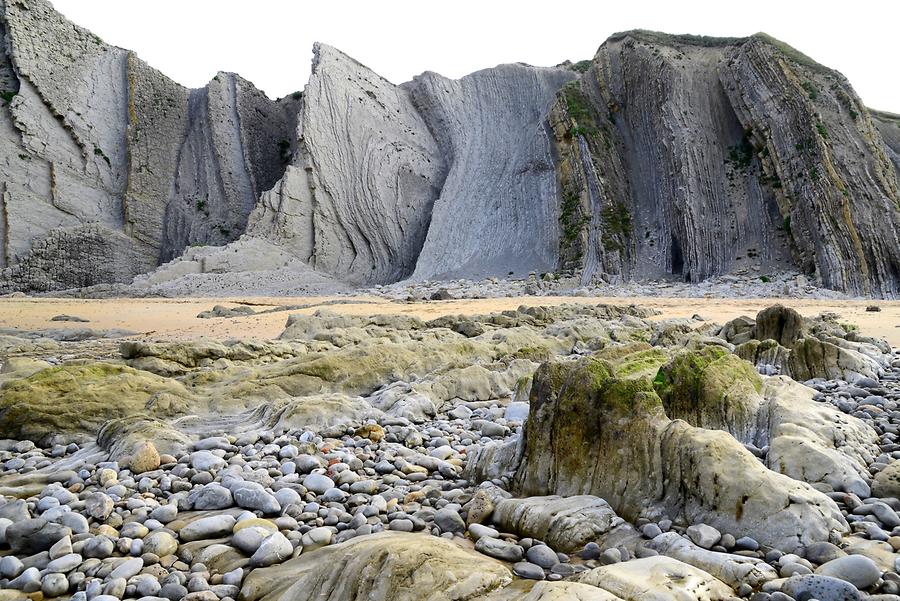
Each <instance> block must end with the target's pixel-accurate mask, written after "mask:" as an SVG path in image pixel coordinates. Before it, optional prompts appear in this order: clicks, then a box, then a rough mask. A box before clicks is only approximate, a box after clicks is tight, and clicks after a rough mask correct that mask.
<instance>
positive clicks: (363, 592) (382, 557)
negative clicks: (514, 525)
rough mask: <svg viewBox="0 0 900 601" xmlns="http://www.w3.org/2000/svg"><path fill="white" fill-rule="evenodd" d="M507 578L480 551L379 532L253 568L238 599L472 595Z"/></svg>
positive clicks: (379, 600) (450, 599)
mask: <svg viewBox="0 0 900 601" xmlns="http://www.w3.org/2000/svg"><path fill="white" fill-rule="evenodd" d="M511 581H512V573H511V572H510V570H509V568H508V567H506V566H505V565H503V564H502V563H500V562H499V561H496V560H494V559H491V558H489V557H487V556H485V555H481V554H479V553H476V552H474V551H469V550H466V549H463V548H461V547H459V546H457V545H455V544H453V543H452V542H449V541H447V540H444V539H441V538H437V537H433V536H427V535H424V534H406V533H382V534H373V535H368V536H360V537H357V538H354V539H351V540H350V541H348V542H345V543H342V544H339V545H330V546H327V547H323V548H321V549H317V550H316V551H313V552H312V553H304V554H303V555H301V556H300V557H297V558H296V559H291V560H289V561H287V562H285V563H283V564H281V565H278V566H273V567H269V568H263V569H257V570H253V571H252V572H251V573H250V574H249V575H248V576H247V578H246V580H244V584H243V587H242V589H241V599H243V600H244V601H257V600H262V601H304V600H309V601H312V600H315V601H364V600H365V601H417V600H419V599H442V600H447V601H456V600H458V601H467V600H470V599H476V598H478V597H479V596H480V595H485V594H487V593H490V592H492V591H494V590H496V589H500V588H502V587H505V586H506V585H508V584H509V583H510V582H511Z"/></svg>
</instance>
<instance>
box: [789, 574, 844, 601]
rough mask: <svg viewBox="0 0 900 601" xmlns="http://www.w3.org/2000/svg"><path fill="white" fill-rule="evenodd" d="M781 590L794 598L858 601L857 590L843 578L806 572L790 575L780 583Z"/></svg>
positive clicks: (823, 600)
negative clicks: (799, 574) (800, 574)
mask: <svg viewBox="0 0 900 601" xmlns="http://www.w3.org/2000/svg"><path fill="white" fill-rule="evenodd" d="M781 591H782V592H783V593H785V594H787V595H790V596H791V597H793V598H794V599H801V598H804V599H816V600H817V601H859V599H860V596H859V590H858V589H857V588H856V587H855V586H853V585H852V584H850V583H849V582H845V581H843V580H839V579H837V578H831V577H828V576H822V575H819V574H807V575H803V576H791V577H790V578H788V579H787V580H785V581H784V583H783V584H782V585H781Z"/></svg>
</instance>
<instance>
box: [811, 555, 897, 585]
mask: <svg viewBox="0 0 900 601" xmlns="http://www.w3.org/2000/svg"><path fill="white" fill-rule="evenodd" d="M816 574H818V575H820V576H830V577H832V578H837V579H839V580H844V581H846V582H849V583H850V584H852V585H853V586H855V587H856V588H858V589H863V590H864V589H867V588H869V587H870V586H873V585H874V584H875V583H876V582H878V579H879V578H880V577H881V570H880V569H878V566H877V565H876V564H875V562H874V561H872V560H871V559H869V558H868V557H866V556H864V555H847V556H846V557H838V558H837V559H832V560H831V561H829V562H827V563H824V564H822V565H821V566H819V567H818V568H817V569H816Z"/></svg>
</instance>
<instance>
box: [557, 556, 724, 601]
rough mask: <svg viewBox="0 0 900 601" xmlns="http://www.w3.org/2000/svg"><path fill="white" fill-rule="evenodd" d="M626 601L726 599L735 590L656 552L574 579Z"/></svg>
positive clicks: (579, 575) (584, 573)
mask: <svg viewBox="0 0 900 601" xmlns="http://www.w3.org/2000/svg"><path fill="white" fill-rule="evenodd" d="M572 579H573V580H574V581H575V582H580V583H583V584H590V585H592V586H596V587H600V588H602V589H605V590H607V591H609V592H610V593H612V594H613V595H616V596H618V597H621V598H622V599H626V600H627V601H725V600H726V599H730V598H732V597H733V596H734V591H732V590H731V587H729V586H727V585H726V584H725V583H724V582H722V581H721V580H718V579H717V578H715V577H713V576H712V575H711V574H709V573H707V572H704V571H703V570H700V569H698V568H695V567H693V566H691V565H688V564H686V563H683V562H680V561H678V560H677V559H672V558H671V557H666V556H664V555H657V556H654V557H645V558H643V559H634V560H631V561H626V562H622V563H616V564H612V565H607V566H603V567H600V568H594V569H593V570H588V571H587V572H583V573H581V574H577V575H575V576H574V577H573V578H572Z"/></svg>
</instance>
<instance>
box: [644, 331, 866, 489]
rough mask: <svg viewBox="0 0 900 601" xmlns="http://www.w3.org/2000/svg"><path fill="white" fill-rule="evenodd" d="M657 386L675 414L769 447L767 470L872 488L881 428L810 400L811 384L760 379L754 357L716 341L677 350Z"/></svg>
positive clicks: (808, 479) (841, 486)
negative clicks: (870, 467) (745, 356)
mask: <svg viewBox="0 0 900 601" xmlns="http://www.w3.org/2000/svg"><path fill="white" fill-rule="evenodd" d="M769 342H771V341H769ZM762 344H764V343H762ZM654 387H655V389H656V392H657V393H658V394H659V396H660V398H661V399H662V402H663V406H664V407H665V410H666V415H668V416H669V417H670V418H672V419H683V420H685V421H687V422H688V423H690V424H691V425H693V426H698V427H702V428H708V429H714V430H724V431H726V432H728V433H730V434H731V435H732V436H734V437H735V438H736V439H737V440H738V441H740V442H742V443H745V444H750V445H754V446H755V447H757V448H764V447H768V448H769V452H768V454H767V455H766V465H767V466H768V467H769V468H770V469H772V470H775V471H778V472H781V473H783V474H787V475H789V476H791V477H792V478H794V479H796V480H802V481H804V482H808V483H819V482H821V483H826V484H828V485H829V486H831V487H832V488H833V489H835V490H846V491H848V492H854V493H856V494H858V495H860V496H862V497H863V498H865V497H867V496H868V495H869V487H868V484H867V482H866V480H867V474H868V472H867V465H868V464H869V463H871V458H872V457H874V456H877V455H878V453H879V451H878V448H877V446H876V443H877V440H878V434H877V433H876V432H875V430H873V429H872V428H871V427H870V426H868V425H867V424H866V423H864V422H863V421H861V420H859V419H857V418H855V417H852V416H848V415H846V414H844V413H842V412H840V411H838V410H837V409H835V408H833V407H832V406H831V405H828V404H824V403H817V402H815V401H813V395H814V394H815V391H814V390H813V389H811V388H808V387H806V386H803V385H802V384H798V383H797V382H794V381H793V380H791V379H789V378H787V377H784V376H777V377H773V378H766V379H765V380H763V378H761V377H760V376H759V375H758V374H757V373H756V371H755V370H754V369H753V366H752V365H751V364H750V363H748V362H746V361H744V360H742V359H740V358H738V357H737V356H736V355H731V354H728V353H727V352H725V351H724V349H722V348H721V347H714V346H709V347H705V348H703V349H701V350H699V351H687V352H682V353H680V354H678V355H676V356H675V358H674V359H673V360H672V361H671V362H669V363H668V364H666V365H665V366H663V367H662V368H661V369H660V370H659V372H658V374H657V376H656V379H655V380H654Z"/></svg>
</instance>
